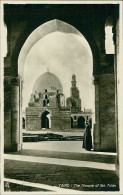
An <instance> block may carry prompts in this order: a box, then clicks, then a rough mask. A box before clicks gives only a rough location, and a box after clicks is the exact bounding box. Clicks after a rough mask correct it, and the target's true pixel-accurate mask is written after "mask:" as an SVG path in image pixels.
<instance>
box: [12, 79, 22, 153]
mask: <svg viewBox="0 0 123 195" xmlns="http://www.w3.org/2000/svg"><path fill="white" fill-rule="evenodd" d="M19 86H20V79H19V78H18V77H17V78H16V77H15V78H12V79H11V151H13V152H16V151H18V150H19V149H20V148H21V147H20V124H19V121H20V118H19V117H20V102H19V100H20V98H19V96H20V93H19V91H20V87H19Z"/></svg>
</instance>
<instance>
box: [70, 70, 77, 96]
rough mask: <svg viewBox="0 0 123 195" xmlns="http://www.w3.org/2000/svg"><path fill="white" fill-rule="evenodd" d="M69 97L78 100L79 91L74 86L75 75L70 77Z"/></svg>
mask: <svg viewBox="0 0 123 195" xmlns="http://www.w3.org/2000/svg"><path fill="white" fill-rule="evenodd" d="M71 96H72V97H74V98H79V90H78V88H77V86H76V75H75V74H73V75H72V81H71Z"/></svg>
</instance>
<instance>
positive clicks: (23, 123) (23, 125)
mask: <svg viewBox="0 0 123 195" xmlns="http://www.w3.org/2000/svg"><path fill="white" fill-rule="evenodd" d="M22 128H23V129H25V118H24V117H22Z"/></svg>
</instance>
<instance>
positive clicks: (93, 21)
mask: <svg viewBox="0 0 123 195" xmlns="http://www.w3.org/2000/svg"><path fill="white" fill-rule="evenodd" d="M26 9H28V12H27V11H26ZM118 10H119V7H118V5H117V4H104V5H103V4H100V5H96V4H95V5H91V4H89V5H83V4H81V5H77V4H74V5H67V4H66V5H64V4H63V5H62V4H61V5H57V4H55V5H51V6H49V7H48V6H46V5H45V4H42V5H36V4H35V5H33V4H32V5H29V4H28V5H19V4H18V5H14V4H13V5H9V4H5V5H4V12H5V14H4V22H5V24H6V26H7V32H8V34H7V48H8V53H7V56H6V57H5V61H4V86H5V88H4V90H5V92H4V93H5V102H4V118H5V123H4V124H5V125H4V129H5V133H4V138H5V141H4V143H5V151H17V150H21V144H22V142H21V136H20V134H21V133H20V130H21V128H22V127H21V124H22V121H21V118H22V117H21V105H22V95H21V94H22V93H21V92H22V83H23V78H22V74H21V75H20V74H19V72H18V58H19V54H20V51H21V49H22V47H23V45H24V46H25V48H24V50H23V54H24V53H25V54H24V55H27V54H28V52H29V50H30V48H31V47H32V46H33V45H34V44H35V43H36V42H37V41H38V40H39V39H41V38H42V37H43V36H45V35H47V34H49V33H52V32H55V31H61V32H64V33H74V34H77V35H80V34H82V35H83V36H84V37H85V38H86V40H87V41H88V43H89V45H90V47H91V50H92V54H93V75H94V85H95V125H94V150H95V151H116V148H118V141H117V139H118V138H117V136H116V134H117V131H118V129H117V105H116V104H115V102H117V99H116V98H117V96H116V95H115V92H116V87H115V86H116V82H117V80H116V79H117V76H116V70H117V63H118V54H119V53H118V52H119V51H118V44H119V40H118V36H119V34H118V33H119V32H118ZM47 11H48V14H47ZM30 13H31V14H32V17H30ZM78 13H79V14H78ZM10 14H11V15H10ZM109 16H111V17H112V22H113V23H112V24H113V41H114V45H115V54H106V52H105V21H106V19H107V18H108V17H109ZM46 22H47V23H46ZM45 23H46V24H45ZM42 24H43V25H42ZM40 27H41V28H40ZM36 29H37V33H36ZM33 31H34V32H35V35H34V36H35V38H34V37H33V39H32V38H31V36H30V37H29V35H31V33H32V32H33ZM97 35H98V36H97ZM36 36H37V37H36ZM29 39H31V42H30V44H29V42H28V40H29ZM26 40H27V41H26ZM25 42H26V44H25ZM24 55H23V56H22V57H23V58H22V63H24V60H25V58H26V56H24ZM114 61H115V65H114ZM45 120H47V122H46V121H45ZM80 120H83V119H82V118H80V119H79V120H78V127H79V126H80V123H79V121H80ZM43 121H45V122H42V126H44V127H45V126H46V125H49V123H48V121H49V118H48V113H44V116H43ZM83 123H84V122H83ZM71 125H73V122H72V121H71ZM117 159H118V158H117ZM117 164H118V160H117Z"/></svg>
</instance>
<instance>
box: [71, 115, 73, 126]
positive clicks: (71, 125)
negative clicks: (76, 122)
mask: <svg viewBox="0 0 123 195" xmlns="http://www.w3.org/2000/svg"><path fill="white" fill-rule="evenodd" d="M71 128H73V118H72V117H71Z"/></svg>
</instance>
